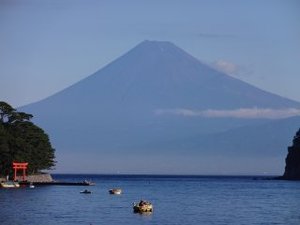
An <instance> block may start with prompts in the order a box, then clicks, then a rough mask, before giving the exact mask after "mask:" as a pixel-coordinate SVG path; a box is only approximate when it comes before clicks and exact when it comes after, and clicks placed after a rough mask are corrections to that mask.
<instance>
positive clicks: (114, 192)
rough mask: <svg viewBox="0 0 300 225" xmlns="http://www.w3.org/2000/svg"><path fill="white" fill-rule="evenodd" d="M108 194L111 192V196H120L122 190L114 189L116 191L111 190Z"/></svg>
mask: <svg viewBox="0 0 300 225" xmlns="http://www.w3.org/2000/svg"><path fill="white" fill-rule="evenodd" d="M108 192H109V194H112V195H120V194H122V189H120V188H114V189H110V190H109V191H108Z"/></svg>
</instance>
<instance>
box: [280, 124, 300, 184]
mask: <svg viewBox="0 0 300 225" xmlns="http://www.w3.org/2000/svg"><path fill="white" fill-rule="evenodd" d="M285 163H286V165H285V172H284V174H283V177H282V178H283V179H286V180H300V129H299V130H298V132H297V133H296V135H295V136H294V139H293V145H292V146H290V147H288V155H287V157H286V159H285Z"/></svg>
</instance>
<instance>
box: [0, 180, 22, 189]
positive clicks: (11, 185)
mask: <svg viewBox="0 0 300 225" xmlns="http://www.w3.org/2000/svg"><path fill="white" fill-rule="evenodd" d="M1 187H3V188H18V187H20V184H19V183H18V182H14V181H5V182H1Z"/></svg>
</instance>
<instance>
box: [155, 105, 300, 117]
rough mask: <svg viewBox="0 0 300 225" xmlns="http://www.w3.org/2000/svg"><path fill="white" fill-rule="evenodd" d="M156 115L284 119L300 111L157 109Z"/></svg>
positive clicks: (296, 114) (286, 109)
mask: <svg viewBox="0 0 300 225" xmlns="http://www.w3.org/2000/svg"><path fill="white" fill-rule="evenodd" d="M155 114H156V115H177V116H185V117H207V118H244V119H283V118H288V117H292V116H300V109H296V108H285V109H269V108H240V109H234V110H214V109H208V110H192V109H157V110H155Z"/></svg>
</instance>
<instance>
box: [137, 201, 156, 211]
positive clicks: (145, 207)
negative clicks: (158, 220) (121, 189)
mask: <svg viewBox="0 0 300 225" xmlns="http://www.w3.org/2000/svg"><path fill="white" fill-rule="evenodd" d="M133 211H134V212H135V213H147V212H152V211H153V205H152V204H151V203H150V202H147V201H143V200H141V201H140V202H139V203H133Z"/></svg>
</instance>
